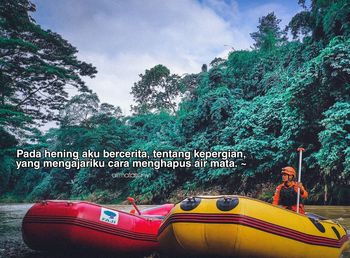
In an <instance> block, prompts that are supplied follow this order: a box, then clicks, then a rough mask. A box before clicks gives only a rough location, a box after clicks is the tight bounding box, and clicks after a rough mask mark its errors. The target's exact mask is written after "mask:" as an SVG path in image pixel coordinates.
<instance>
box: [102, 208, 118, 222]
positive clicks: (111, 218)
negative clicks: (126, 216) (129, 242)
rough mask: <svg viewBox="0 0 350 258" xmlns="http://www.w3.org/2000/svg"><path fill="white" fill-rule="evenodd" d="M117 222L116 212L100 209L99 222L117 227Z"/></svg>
mask: <svg viewBox="0 0 350 258" xmlns="http://www.w3.org/2000/svg"><path fill="white" fill-rule="evenodd" d="M118 220H119V213H118V212H117V211H113V210H109V209H106V208H101V213H100V221H103V222H106V223H110V224H114V225H117V224H118Z"/></svg>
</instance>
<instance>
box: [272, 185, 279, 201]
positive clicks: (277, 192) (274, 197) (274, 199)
mask: <svg viewBox="0 0 350 258" xmlns="http://www.w3.org/2000/svg"><path fill="white" fill-rule="evenodd" d="M280 192H281V186H280V185H279V186H277V188H276V191H275V195H274V196H273V201H272V204H273V205H278V203H279V201H280Z"/></svg>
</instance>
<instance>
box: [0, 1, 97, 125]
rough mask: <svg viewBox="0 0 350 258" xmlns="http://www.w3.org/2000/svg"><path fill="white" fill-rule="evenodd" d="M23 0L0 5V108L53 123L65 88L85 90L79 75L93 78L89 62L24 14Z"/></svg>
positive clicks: (26, 4) (30, 7)
mask: <svg viewBox="0 0 350 258" xmlns="http://www.w3.org/2000/svg"><path fill="white" fill-rule="evenodd" d="M34 11H35V5H34V4H32V3H31V2H30V1H28V0H4V1H1V2H0V85H1V88H0V104H1V105H2V106H4V105H11V106H12V107H14V108H15V109H16V110H17V111H22V112H24V113H25V114H26V115H30V116H32V117H33V118H35V119H39V120H42V121H48V120H55V119H57V118H58V112H55V111H57V110H59V109H60V107H61V106H62V104H64V103H65V102H66V101H67V98H68V93H67V91H66V85H68V84H69V85H71V86H73V87H75V88H77V89H78V90H79V91H82V92H88V91H89V90H88V88H87V86H86V85H85V83H84V81H83V80H82V79H81V76H90V77H93V76H94V74H95V73H96V69H95V67H93V66H92V65H91V64H87V63H85V62H82V61H79V60H78V59H77V56H76V53H77V52H78V51H77V49H76V48H75V47H73V46H72V45H71V44H70V43H69V42H68V41H66V40H65V39H63V38H62V37H61V36H60V35H59V34H57V33H54V32H52V31H50V30H44V29H42V28H41V27H40V26H39V25H37V24H36V22H35V21H34V20H33V18H32V17H31V16H30V14H29V12H34Z"/></svg>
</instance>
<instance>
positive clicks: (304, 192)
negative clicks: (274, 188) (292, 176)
mask: <svg viewBox="0 0 350 258" xmlns="http://www.w3.org/2000/svg"><path fill="white" fill-rule="evenodd" d="M297 186H298V187H299V188H300V197H301V198H303V199H306V198H307V197H308V196H309V193H308V192H307V191H306V190H305V188H304V186H303V184H302V183H301V182H300V183H298V185H297ZM298 187H297V188H296V190H297V191H298Z"/></svg>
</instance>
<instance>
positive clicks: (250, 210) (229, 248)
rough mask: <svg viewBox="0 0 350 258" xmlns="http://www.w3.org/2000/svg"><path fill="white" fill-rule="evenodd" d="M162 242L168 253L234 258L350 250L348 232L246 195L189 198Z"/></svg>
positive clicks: (166, 224)
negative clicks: (228, 257) (349, 248)
mask: <svg viewBox="0 0 350 258" xmlns="http://www.w3.org/2000/svg"><path fill="white" fill-rule="evenodd" d="M158 240H159V241H160V244H161V247H162V248H163V249H164V251H165V252H166V253H186V254H196V255H213V256H221V255H223V256H232V257H278V258H281V257H286V258H287V257H293V258H297V257H308V258H310V257H317V258H320V257H322V258H326V257H340V255H341V253H342V252H344V251H345V250H346V249H347V248H348V247H349V239H348V236H347V235H346V230H345V229H344V228H343V227H342V226H341V225H339V224H338V223H336V222H334V221H332V220H328V219H325V218H322V217H320V216H317V215H314V214H307V215H301V214H297V213H295V212H292V211H289V210H286V209H283V208H280V207H277V206H273V205H271V204H269V203H265V202H262V201H259V200H255V199H251V198H248V197H242V196H199V197H191V198H187V199H185V200H184V201H182V202H181V203H178V204H177V205H176V206H175V207H174V208H173V209H172V211H171V212H170V213H169V215H168V216H167V217H166V219H165V220H164V221H163V223H162V225H161V227H160V229H159V232H158Z"/></svg>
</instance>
